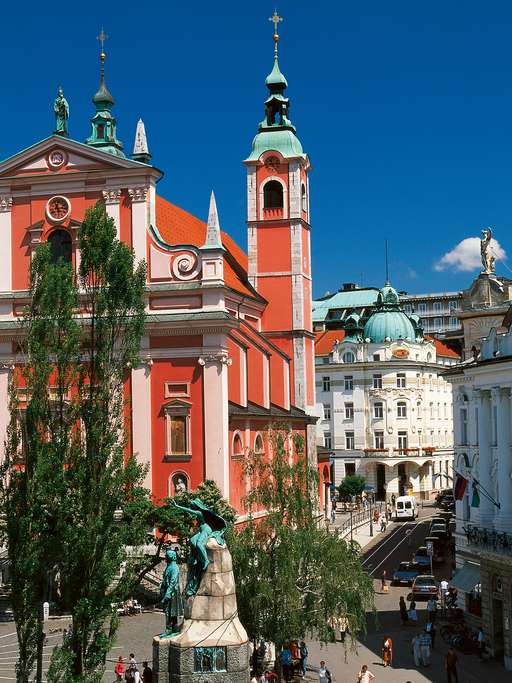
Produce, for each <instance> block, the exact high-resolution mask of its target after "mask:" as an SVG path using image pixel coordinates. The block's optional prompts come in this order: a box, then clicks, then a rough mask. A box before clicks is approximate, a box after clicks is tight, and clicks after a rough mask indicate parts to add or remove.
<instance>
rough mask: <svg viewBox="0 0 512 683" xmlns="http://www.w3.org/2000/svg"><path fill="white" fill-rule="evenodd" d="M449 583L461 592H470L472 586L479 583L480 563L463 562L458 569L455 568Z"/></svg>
mask: <svg viewBox="0 0 512 683" xmlns="http://www.w3.org/2000/svg"><path fill="white" fill-rule="evenodd" d="M450 583H451V585H452V586H453V587H454V588H456V589H457V590H459V591H462V592H463V593H471V591H472V590H473V588H474V587H475V586H476V585H478V584H479V583H480V565H478V564H473V563H472V562H465V563H464V564H463V566H462V567H461V568H460V569H457V571H456V572H455V574H454V575H453V577H452V580H451V581H450Z"/></svg>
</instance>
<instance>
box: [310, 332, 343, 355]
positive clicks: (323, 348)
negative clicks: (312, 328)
mask: <svg viewBox="0 0 512 683" xmlns="http://www.w3.org/2000/svg"><path fill="white" fill-rule="evenodd" d="M344 336H345V330H324V331H323V332H316V333H315V354H316V355H317V356H326V355H327V354H328V353H331V351H332V347H333V346H334V342H335V341H336V339H337V340H338V341H341V340H342V339H343V337H344Z"/></svg>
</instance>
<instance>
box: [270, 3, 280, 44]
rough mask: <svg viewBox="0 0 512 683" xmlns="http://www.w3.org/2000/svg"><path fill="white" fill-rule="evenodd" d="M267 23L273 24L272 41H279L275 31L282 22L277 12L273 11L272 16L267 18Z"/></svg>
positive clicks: (277, 33)
mask: <svg viewBox="0 0 512 683" xmlns="http://www.w3.org/2000/svg"><path fill="white" fill-rule="evenodd" d="M268 20H269V21H271V22H272V23H273V24H274V40H275V39H276V37H277V39H279V32H278V30H277V27H278V26H279V22H280V21H283V17H280V16H279V14H278V13H277V10H276V9H275V10H274V14H273V15H272V16H271V17H269V18H268Z"/></svg>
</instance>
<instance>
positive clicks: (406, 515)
mask: <svg viewBox="0 0 512 683" xmlns="http://www.w3.org/2000/svg"><path fill="white" fill-rule="evenodd" d="M395 514H396V518H397V519H416V517H417V516H418V515H419V512H418V506H417V505H416V498H415V497H414V496H400V497H399V498H397V499H396V513H395Z"/></svg>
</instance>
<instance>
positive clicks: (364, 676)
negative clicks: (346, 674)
mask: <svg viewBox="0 0 512 683" xmlns="http://www.w3.org/2000/svg"><path fill="white" fill-rule="evenodd" d="M374 678H375V676H374V675H373V674H372V672H371V671H370V670H369V669H368V666H367V665H366V664H363V666H362V667H361V671H360V672H359V673H358V675H357V683H370V681H373V679H374Z"/></svg>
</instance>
